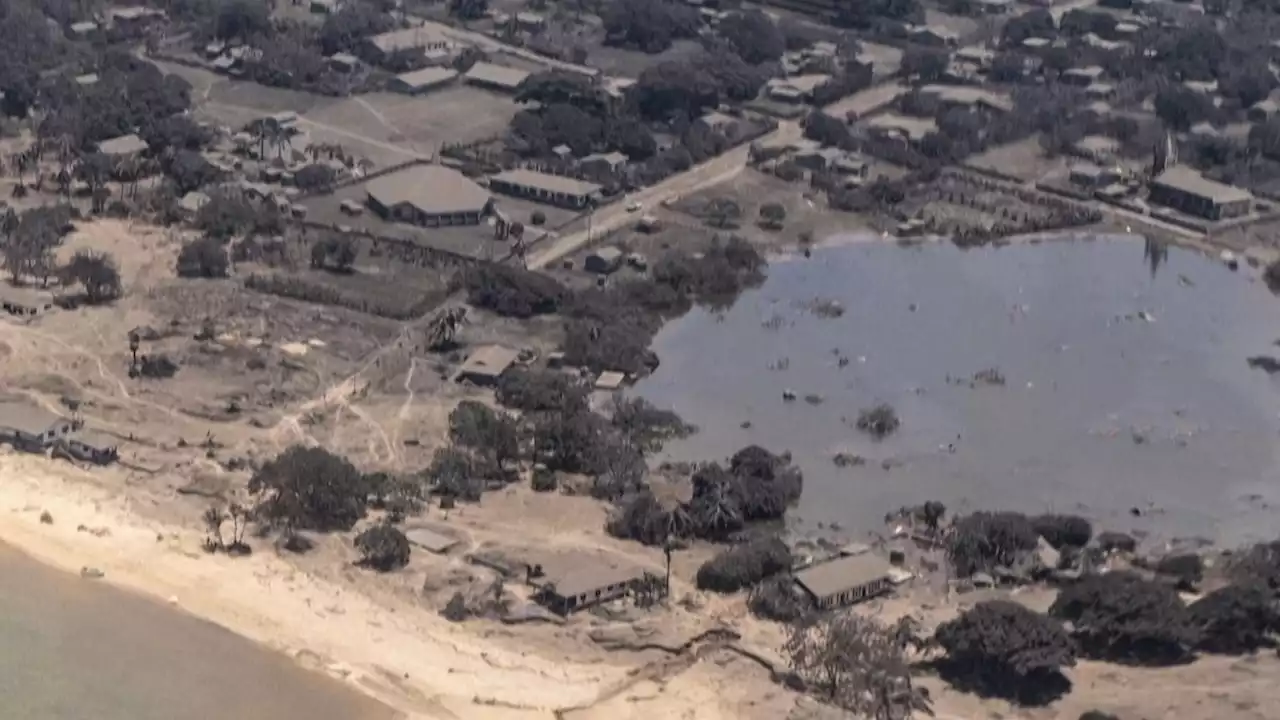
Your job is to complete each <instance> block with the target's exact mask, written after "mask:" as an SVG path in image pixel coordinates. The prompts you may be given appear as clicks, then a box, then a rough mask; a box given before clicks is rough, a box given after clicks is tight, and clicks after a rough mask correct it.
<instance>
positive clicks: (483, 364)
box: [454, 345, 520, 387]
mask: <svg viewBox="0 0 1280 720" xmlns="http://www.w3.org/2000/svg"><path fill="white" fill-rule="evenodd" d="M519 355H520V353H519V352H517V351H515V350H512V349H511V348H506V347H502V346H501V345H486V346H484V347H482V348H478V349H477V350H476V351H475V352H473V353H471V356H470V357H468V358H467V359H466V362H464V363H462V368H461V369H459V370H458V374H457V375H456V376H454V380H456V381H457V382H469V383H471V384H472V385H481V386H485V387H489V386H493V385H496V384H498V378H500V377H502V373H504V372H506V371H507V368H509V367H511V366H512V365H514V364H515V362H516V358H517V357H519Z"/></svg>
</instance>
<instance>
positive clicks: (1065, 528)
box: [1031, 514, 1093, 550]
mask: <svg viewBox="0 0 1280 720" xmlns="http://www.w3.org/2000/svg"><path fill="white" fill-rule="evenodd" d="M1031 526H1032V527H1033V528H1035V531H1036V533H1037V534H1038V535H1040V537H1042V538H1044V539H1045V542H1047V543H1049V544H1050V545H1052V546H1053V547H1054V548H1055V549H1058V550H1061V549H1063V548H1067V547H1073V548H1082V547H1084V546H1085V545H1088V544H1089V540H1091V539H1092V538H1093V525H1092V523H1090V522H1089V521H1088V520H1086V519H1084V518H1082V517H1080V516H1079V515H1052V514H1048V515H1037V516H1036V517H1033V518H1031Z"/></svg>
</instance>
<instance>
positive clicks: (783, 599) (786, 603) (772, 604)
mask: <svg viewBox="0 0 1280 720" xmlns="http://www.w3.org/2000/svg"><path fill="white" fill-rule="evenodd" d="M747 609H749V610H750V611H751V614H752V615H755V616H756V617H759V618H764V619H765V620H774V621H777V622H784V623H789V622H795V621H796V620H799V619H800V618H801V617H802V616H803V615H804V614H805V613H806V612H808V610H809V603H808V600H807V599H806V598H805V597H804V596H802V595H801V594H800V591H799V589H798V588H797V587H796V579H795V578H794V577H792V576H791V574H790V573H779V574H777V575H774V576H773V577H771V578H767V579H765V580H764V582H761V583H760V584H759V585H756V586H755V587H753V588H751V594H750V595H749V596H747Z"/></svg>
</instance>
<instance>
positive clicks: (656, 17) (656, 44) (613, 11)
mask: <svg viewBox="0 0 1280 720" xmlns="http://www.w3.org/2000/svg"><path fill="white" fill-rule="evenodd" d="M601 20H603V21H604V29H605V32H606V33H607V34H608V42H609V43H610V44H613V45H617V46H620V47H627V48H633V49H636V50H643V51H645V52H647V53H660V52H662V51H663V50H666V49H667V48H669V47H671V43H672V41H673V40H679V39H681V38H694V37H697V34H698V29H699V28H700V27H701V26H702V19H701V18H699V17H698V11H697V9H696V8H693V7H691V6H689V5H686V4H685V3H682V2H678V1H677V0H652V1H651V2H642V3H637V2H625V1H623V0H614V2H610V3H609V4H608V6H606V7H605V10H604V13H603V14H602V15H601Z"/></svg>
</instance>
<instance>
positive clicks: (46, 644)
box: [0, 547, 393, 720]
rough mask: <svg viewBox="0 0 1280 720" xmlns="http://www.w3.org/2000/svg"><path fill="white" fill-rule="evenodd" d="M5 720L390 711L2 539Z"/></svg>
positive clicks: (378, 716) (279, 717)
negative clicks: (31, 555)
mask: <svg viewBox="0 0 1280 720" xmlns="http://www.w3.org/2000/svg"><path fill="white" fill-rule="evenodd" d="M0 578H3V582H0V708H3V710H2V711H0V717H3V718H4V720H64V719H65V720H90V719H91V720H176V719H178V718H181V720H232V719H234V720H388V719H389V718H391V717H393V714H392V712H391V711H390V710H389V709H387V708H385V707H384V706H382V705H379V704H377V703H374V702H373V701H371V700H368V699H367V698H365V697H363V696H360V695H357V694H355V693H354V692H352V691H351V690H349V689H348V688H345V687H343V686H342V685H340V684H338V683H337V682H336V681H333V680H330V679H328V678H325V677H322V676H320V675H316V674H313V673H309V672H307V671H306V670H303V669H302V668H300V667H298V666H296V665H294V664H293V663H291V662H290V661H289V660H288V658H285V657H284V656H282V655H278V654H276V653H273V652H270V651H268V650H266V649H264V648H261V647H259V646H257V645H255V644H253V643H251V642H249V641H248V640H245V639H244V638H241V637H238V636H236V635H233V634H232V633H230V632H228V631H226V630H223V629H222V628H219V627H217V626H215V625H211V624H209V623H206V622H202V621H200V620H198V619H196V618H193V617H190V616H188V615H184V614H182V613H179V612H176V611H174V610H172V609H170V608H168V607H165V606H163V605H159V604H157V603H153V602H149V601H147V600H145V599H143V598H140V597H136V596H134V595H131V594H129V593H126V592H123V591H120V590H117V589H115V588H112V587H110V586H108V585H105V584H103V583H101V582H95V581H91V580H84V579H81V578H78V577H75V576H73V575H67V574H65V573H61V572H59V571H57V570H53V569H51V568H47V567H45V566H43V565H40V564H38V563H36V562H34V561H32V560H30V559H28V558H26V557H24V556H22V555H20V554H18V553H16V552H14V551H12V550H9V549H7V548H3V547H0Z"/></svg>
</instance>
